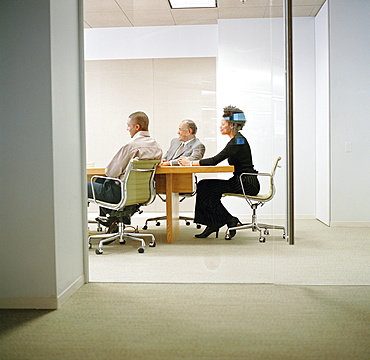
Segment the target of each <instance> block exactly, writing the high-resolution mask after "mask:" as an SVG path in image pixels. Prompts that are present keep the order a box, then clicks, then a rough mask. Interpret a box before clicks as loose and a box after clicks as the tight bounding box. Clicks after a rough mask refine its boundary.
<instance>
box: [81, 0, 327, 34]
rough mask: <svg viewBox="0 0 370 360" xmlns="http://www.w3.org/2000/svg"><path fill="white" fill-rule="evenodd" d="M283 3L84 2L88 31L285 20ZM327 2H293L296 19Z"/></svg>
mask: <svg viewBox="0 0 370 360" xmlns="http://www.w3.org/2000/svg"><path fill="white" fill-rule="evenodd" d="M283 2H284V1H283V0H247V1H246V2H245V3H244V4H242V3H241V1H240V0H218V1H217V5H218V7H217V8H216V9H171V7H170V5H169V3H168V0H83V3H84V16H85V27H87V28H100V27H127V26H129V27H132V26H166V25H167V26H168V25H190V24H200V25H201V24H215V23H217V20H218V19H240V18H269V17H282V16H283ZM324 2H325V0H293V16H297V17H298V16H299V17H301V16H307V17H308V16H316V14H317V13H318V11H319V10H320V8H321V6H322V5H323V3H324Z"/></svg>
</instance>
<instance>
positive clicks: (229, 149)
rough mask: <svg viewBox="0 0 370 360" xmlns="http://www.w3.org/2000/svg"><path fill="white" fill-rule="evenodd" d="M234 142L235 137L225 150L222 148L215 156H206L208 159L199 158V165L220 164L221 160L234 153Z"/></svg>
mask: <svg viewBox="0 0 370 360" xmlns="http://www.w3.org/2000/svg"><path fill="white" fill-rule="evenodd" d="M233 142H235V141H234V138H233V139H231V140H230V141H229V142H228V143H227V144H226V146H225V147H224V149H223V150H221V151H220V152H219V153H218V154H217V155H215V156H212V157H210V158H206V159H202V160H199V165H203V166H213V165H217V164H219V163H220V162H221V161H223V160H225V159H227V158H229V157H230V156H232V155H233V152H234V151H233V150H234V149H233V148H234V146H233Z"/></svg>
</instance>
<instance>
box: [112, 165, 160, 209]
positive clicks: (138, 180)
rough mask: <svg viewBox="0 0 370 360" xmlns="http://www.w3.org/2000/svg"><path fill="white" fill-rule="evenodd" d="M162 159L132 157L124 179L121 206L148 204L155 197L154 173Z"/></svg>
mask: <svg viewBox="0 0 370 360" xmlns="http://www.w3.org/2000/svg"><path fill="white" fill-rule="evenodd" d="M159 162H160V160H138V159H132V160H131V162H130V164H129V166H128V167H127V170H126V173H125V176H124V178H123V180H122V184H121V189H122V195H123V196H122V200H121V202H120V206H119V208H121V207H124V206H128V205H135V204H138V205H139V204H140V205H148V204H150V203H151V202H152V201H153V200H154V197H155V183H154V175H155V169H156V167H157V165H158V163H159Z"/></svg>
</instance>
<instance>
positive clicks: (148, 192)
mask: <svg viewBox="0 0 370 360" xmlns="http://www.w3.org/2000/svg"><path fill="white" fill-rule="evenodd" d="M159 162H160V160H138V159H132V160H131V161H130V163H129V165H128V167H127V169H126V172H125V175H124V178H123V179H122V180H120V179H117V178H110V177H104V176H93V177H92V178H91V181H92V182H93V181H96V180H97V179H103V180H111V181H115V182H117V184H119V186H120V188H121V200H120V202H119V203H117V204H112V203H108V202H105V201H101V200H98V199H96V198H95V193H94V187H93V186H92V193H93V198H92V199H89V202H92V203H95V204H96V205H98V206H102V207H104V208H107V209H110V216H114V217H116V218H117V219H118V220H117V225H118V232H115V233H109V234H97V235H90V236H89V246H90V248H91V247H92V244H91V240H92V239H99V238H100V239H102V240H101V241H100V242H99V245H98V248H97V249H96V250H95V252H96V254H102V253H103V245H106V244H109V243H111V242H112V241H114V240H116V239H119V242H120V243H121V244H124V243H126V239H132V240H138V241H140V242H141V246H140V247H139V248H138V252H139V253H143V252H144V247H145V245H146V244H145V241H144V239H142V237H146V236H149V237H151V242H150V243H149V246H151V247H154V246H155V245H156V244H155V238H154V236H153V235H152V234H139V233H135V234H133V233H132V232H125V227H126V225H127V224H130V223H131V222H130V219H131V216H132V215H133V214H134V213H136V212H137V211H139V208H140V207H141V206H144V205H149V204H151V203H152V202H153V200H154V198H155V194H156V191H155V182H154V175H155V169H156V167H157V165H158V163H159Z"/></svg>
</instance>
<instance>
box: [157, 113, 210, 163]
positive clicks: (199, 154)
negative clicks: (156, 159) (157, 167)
mask: <svg viewBox="0 0 370 360" xmlns="http://www.w3.org/2000/svg"><path fill="white" fill-rule="evenodd" d="M196 133H197V126H196V125H195V122H194V121H193V120H183V121H181V123H180V125H179V130H178V132H177V134H178V136H179V137H178V138H175V139H172V140H171V144H170V147H169V148H168V150H167V152H166V154H165V155H164V157H163V159H162V162H161V165H162V166H179V165H180V164H179V162H178V161H177V160H178V159H179V158H180V157H182V156H186V157H187V158H189V159H190V161H194V160H200V159H202V158H203V155H204V152H205V151H206V148H205V146H204V145H203V144H202V143H201V142H200V140H199V139H198V138H197V137H195V135H196Z"/></svg>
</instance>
